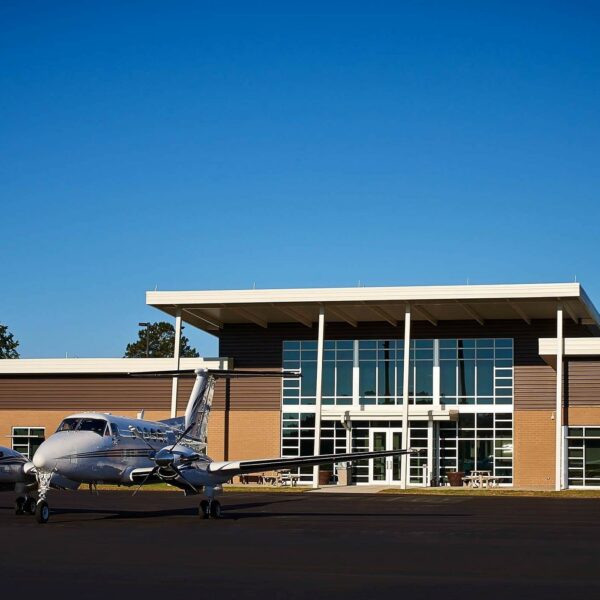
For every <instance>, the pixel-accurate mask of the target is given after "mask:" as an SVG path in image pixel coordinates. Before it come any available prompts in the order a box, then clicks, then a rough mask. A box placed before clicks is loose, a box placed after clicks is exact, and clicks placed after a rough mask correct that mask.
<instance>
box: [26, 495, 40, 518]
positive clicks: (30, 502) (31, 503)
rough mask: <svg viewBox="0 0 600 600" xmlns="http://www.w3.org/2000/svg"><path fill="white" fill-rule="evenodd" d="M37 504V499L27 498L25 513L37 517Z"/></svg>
mask: <svg viewBox="0 0 600 600" xmlns="http://www.w3.org/2000/svg"><path fill="white" fill-rule="evenodd" d="M36 504H37V503H36V501H35V498H27V500H25V512H26V513H27V514H28V515H35V505H36Z"/></svg>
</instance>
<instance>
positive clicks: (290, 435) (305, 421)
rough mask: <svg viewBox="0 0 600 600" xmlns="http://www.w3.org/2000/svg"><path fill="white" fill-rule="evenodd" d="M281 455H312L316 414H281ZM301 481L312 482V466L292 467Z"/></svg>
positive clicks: (313, 451)
mask: <svg viewBox="0 0 600 600" xmlns="http://www.w3.org/2000/svg"><path fill="white" fill-rule="evenodd" d="M281 419H282V423H281V456H312V455H313V454H314V453H315V414H314V413H302V412H284V413H283V414H282V415H281ZM292 472H293V473H295V474H297V475H300V482H304V483H306V482H311V481H312V475H313V468H312V467H301V468H297V469H292Z"/></svg>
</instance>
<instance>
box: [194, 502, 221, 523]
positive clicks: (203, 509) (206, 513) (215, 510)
mask: <svg viewBox="0 0 600 600" xmlns="http://www.w3.org/2000/svg"><path fill="white" fill-rule="evenodd" d="M198 513H199V515H200V516H201V517H202V518H203V519H211V518H212V519H220V518H221V503H220V502H219V501H218V500H202V502H200V509H199V510H198Z"/></svg>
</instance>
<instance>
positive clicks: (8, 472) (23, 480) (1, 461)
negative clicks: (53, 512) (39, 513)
mask: <svg viewBox="0 0 600 600" xmlns="http://www.w3.org/2000/svg"><path fill="white" fill-rule="evenodd" d="M36 485H37V484H36V477H35V469H34V466H33V463H32V462H31V461H30V460H28V459H27V457H26V456H24V455H23V454H21V453H20V452H17V451H16V450H12V449H11V448H6V447H5V446H0V490H2V491H5V490H10V491H13V490H14V491H15V492H16V493H17V494H18V496H17V499H16V502H15V512H16V514H18V515H22V514H25V513H28V514H30V515H33V514H35V505H36V501H35V498H33V497H31V496H29V491H31V490H33V489H34V488H35V487H36Z"/></svg>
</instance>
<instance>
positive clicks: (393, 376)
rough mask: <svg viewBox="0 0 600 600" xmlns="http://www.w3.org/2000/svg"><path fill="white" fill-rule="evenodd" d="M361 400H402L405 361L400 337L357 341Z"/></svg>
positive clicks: (379, 401) (365, 402) (366, 401)
mask: <svg viewBox="0 0 600 600" xmlns="http://www.w3.org/2000/svg"><path fill="white" fill-rule="evenodd" d="M358 360H359V389H358V396H359V402H360V403H361V404H380V405H381V404H401V403H402V381H403V367H402V365H403V361H404V341H403V340H360V341H359V342H358Z"/></svg>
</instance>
